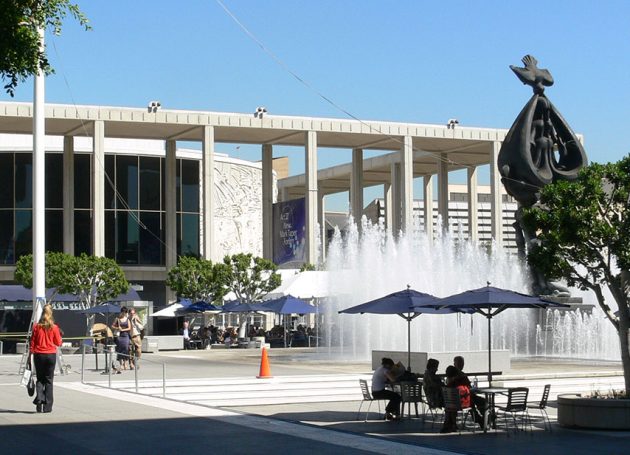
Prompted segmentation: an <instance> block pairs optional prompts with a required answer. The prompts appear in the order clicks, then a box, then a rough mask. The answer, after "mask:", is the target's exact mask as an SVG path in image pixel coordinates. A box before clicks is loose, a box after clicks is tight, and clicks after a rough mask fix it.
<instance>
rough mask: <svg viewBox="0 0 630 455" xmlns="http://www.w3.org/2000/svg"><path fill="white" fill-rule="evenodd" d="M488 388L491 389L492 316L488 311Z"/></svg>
mask: <svg viewBox="0 0 630 455" xmlns="http://www.w3.org/2000/svg"><path fill="white" fill-rule="evenodd" d="M486 317H487V318H488V387H492V324H491V321H492V315H491V314H490V310H488V315H487V316H486Z"/></svg>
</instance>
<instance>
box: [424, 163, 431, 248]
mask: <svg viewBox="0 0 630 455" xmlns="http://www.w3.org/2000/svg"><path fill="white" fill-rule="evenodd" d="M422 185H423V187H424V232H425V233H426V235H427V237H428V238H429V240H433V175H425V176H424V177H423V178H422Z"/></svg>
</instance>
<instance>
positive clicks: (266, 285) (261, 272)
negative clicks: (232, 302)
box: [223, 253, 282, 303]
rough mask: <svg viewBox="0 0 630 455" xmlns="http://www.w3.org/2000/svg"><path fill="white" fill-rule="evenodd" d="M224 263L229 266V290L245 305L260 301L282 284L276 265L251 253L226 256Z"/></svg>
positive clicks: (227, 276)
mask: <svg viewBox="0 0 630 455" xmlns="http://www.w3.org/2000/svg"><path fill="white" fill-rule="evenodd" d="M223 263H224V264H225V265H226V266H228V268H227V270H226V272H227V275H226V278H227V288H228V290H229V291H233V292H234V294H236V298H237V299H238V300H239V301H240V302H243V303H250V302H255V301H257V300H260V299H261V298H262V297H263V296H264V295H265V294H267V293H268V292H269V291H271V290H273V289H275V288H277V287H278V286H280V283H281V282H282V278H281V277H280V274H278V273H276V270H278V266H276V264H274V263H273V262H272V261H270V260H268V259H263V258H261V257H254V256H253V255H252V254H251V253H249V254H245V253H239V254H234V255H232V256H225V258H224V259H223Z"/></svg>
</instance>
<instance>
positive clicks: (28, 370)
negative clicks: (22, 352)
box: [20, 354, 35, 397]
mask: <svg viewBox="0 0 630 455" xmlns="http://www.w3.org/2000/svg"><path fill="white" fill-rule="evenodd" d="M20 384H21V385H23V386H26V392H27V393H28V396H29V397H32V396H33V395H34V394H35V379H34V378H33V370H32V366H31V354H29V355H28V357H27V358H26V365H24V373H23V374H22V380H21V381H20Z"/></svg>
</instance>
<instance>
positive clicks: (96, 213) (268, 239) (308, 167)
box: [63, 120, 502, 270]
mask: <svg viewBox="0 0 630 455" xmlns="http://www.w3.org/2000/svg"><path fill="white" fill-rule="evenodd" d="M105 126H106V125H105V122H104V121H103V120H96V121H93V132H94V133H93V153H94V155H93V158H94V161H93V165H92V170H91V173H92V175H91V177H92V178H91V181H92V189H91V198H92V251H93V253H94V254H95V255H97V256H103V255H104V254H105V233H104V225H105V223H104V221H105V207H104V204H105V200H104V192H105V171H104V162H105V150H104V138H105V134H106V131H105V130H106V128H105ZM198 130H199V141H200V142H201V144H202V161H201V186H202V191H201V192H202V194H203V198H202V200H201V201H200V202H201V207H200V212H201V224H202V225H201V226H200V230H201V232H202V233H203V241H202V242H201V245H200V246H201V248H200V252H201V254H202V256H203V257H205V258H208V259H212V260H219V259H220V258H217V257H216V252H215V249H214V245H215V243H216V242H215V235H214V231H213V217H212V216H206V214H213V213H214V183H215V181H214V152H215V135H214V127H213V126H200V127H198ZM302 134H304V138H303V139H304V162H305V180H304V181H305V189H304V194H305V199H306V220H305V225H306V245H305V246H306V248H305V261H306V262H308V263H316V262H317V260H318V254H319V251H320V250H321V251H323V248H321V247H320V246H319V245H318V244H317V242H318V240H321V241H322V243H325V236H324V235H323V233H324V232H325V230H324V226H323V225H324V207H323V205H324V204H323V202H324V194H323V192H321V191H319V189H318V170H317V155H318V142H317V132H316V131H306V132H304V133H302ZM176 140H177V138H173V137H171V138H165V141H166V160H165V163H166V164H165V166H166V169H165V197H166V200H165V211H166V221H165V243H166V258H165V262H166V264H165V265H166V270H168V269H169V268H170V267H172V266H174V265H176V263H177V254H176V252H177V226H176V220H177V216H176V203H177V201H176V156H175V153H176V149H177V142H176ZM400 144H401V146H400V150H399V151H398V152H397V153H396V154H392V155H391V156H392V160H391V164H390V180H389V181H388V182H385V187H384V196H385V200H386V203H385V206H386V214H385V218H386V224H387V227H388V228H389V229H392V230H393V231H395V232H398V231H403V232H404V231H408V230H409V229H411V228H412V225H413V200H414V197H413V179H414V173H413V165H414V163H413V157H414V150H413V138H412V136H402V137H401V138H400ZM487 144H488V162H489V163H491V165H490V186H491V194H492V201H491V207H492V209H491V218H492V221H491V226H492V237H493V238H494V239H495V241H497V242H498V243H501V241H502V232H501V222H502V219H501V218H502V211H501V202H502V200H501V186H502V185H501V178H500V175H499V172H498V169H497V166H496V162H497V156H498V152H499V149H500V146H501V142H499V141H488V142H487ZM73 148H74V145H73V137H72V136H66V137H65V138H64V151H63V159H64V175H63V179H64V199H63V203H64V215H63V216H64V218H63V219H64V225H63V233H64V251H65V252H67V253H69V254H73V253H74V222H73V213H74V207H73V201H74V191H75V188H74V181H73V179H74V175H73V169H74V150H73ZM363 152H364V151H363V149H361V148H354V149H352V168H351V169H352V172H351V176H350V184H349V188H348V190H349V194H350V210H351V213H352V214H353V215H354V216H355V218H356V219H359V218H360V216H361V214H362V212H363V206H364V200H363V189H364V168H363V164H364V157H363ZM261 153H262V223H263V224H262V226H263V230H262V231H263V239H262V241H263V255H264V256H265V257H267V258H272V255H273V232H272V230H273V215H272V213H273V210H272V208H273V145H272V144H262V150H261ZM435 160H436V162H437V163H436V164H437V166H436V167H437V170H438V172H437V184H438V185H437V189H438V194H437V200H438V207H437V210H438V212H439V214H440V215H441V216H442V219H444V220H447V219H448V200H449V196H448V183H449V182H448V174H449V162H448V155H447V154H442V155H436V156H435ZM435 177H436V176H435V175H430V174H428V175H423V176H422V179H423V188H424V200H425V201H433V197H434V194H433V192H434V185H433V181H434V178H435ZM467 187H468V204H469V210H468V225H469V232H470V237H471V239H473V240H474V239H478V229H477V228H478V221H477V207H478V205H477V168H476V167H470V168H468V171H467ZM81 190H83V189H77V191H81ZM286 198H287V194H286V193H285V194H283V192H282V191H281V192H280V195H279V199H280V200H283V199H286ZM433 210H434V209H433V204H428V203H425V204H424V212H423V216H424V219H425V223H424V225H425V229H427V232H428V234H429V235H432V234H433V232H432V229H433V223H432V219H433ZM445 224H447V223H445ZM318 225H319V226H320V227H321V228H322V231H321V232H320V233H318V232H317V226H318Z"/></svg>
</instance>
